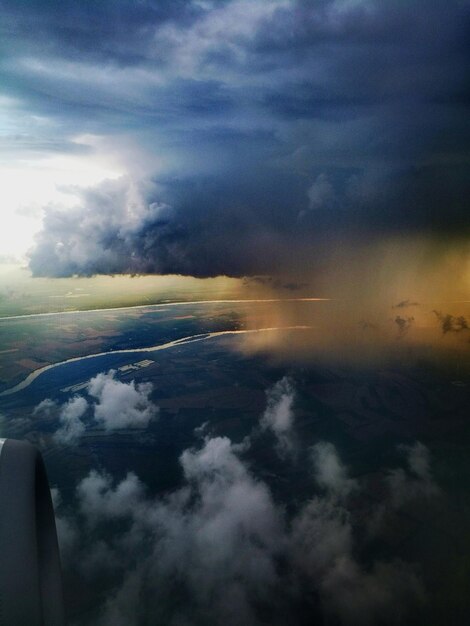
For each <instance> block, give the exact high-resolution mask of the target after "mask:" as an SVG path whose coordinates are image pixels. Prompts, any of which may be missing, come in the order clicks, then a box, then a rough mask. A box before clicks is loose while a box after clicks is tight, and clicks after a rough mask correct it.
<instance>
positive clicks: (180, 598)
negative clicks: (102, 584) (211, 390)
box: [56, 437, 431, 626]
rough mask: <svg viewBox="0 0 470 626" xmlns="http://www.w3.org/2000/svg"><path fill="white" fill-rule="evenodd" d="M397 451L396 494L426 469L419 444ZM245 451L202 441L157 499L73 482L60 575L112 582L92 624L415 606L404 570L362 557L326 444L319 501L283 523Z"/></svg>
mask: <svg viewBox="0 0 470 626" xmlns="http://www.w3.org/2000/svg"><path fill="white" fill-rule="evenodd" d="M403 451H404V452H405V454H406V460H407V464H408V468H409V469H408V473H406V474H405V475H404V476H403V481H402V482H401V484H400V489H401V490H402V491H403V488H404V486H405V483H407V482H410V481H411V483H413V481H414V480H420V481H423V480H424V481H426V480H428V479H429V472H430V467H429V457H428V452H427V449H426V448H425V447H424V446H423V445H422V444H418V443H417V444H415V445H414V446H408V447H404V448H403ZM244 453H245V451H240V450H238V449H237V447H236V446H235V445H234V444H233V443H232V442H231V441H230V440H229V439H228V438H226V437H214V438H207V439H206V440H205V441H204V442H203V443H202V445H201V446H200V447H198V448H190V449H187V450H185V451H184V452H183V454H182V455H181V457H180V464H181V469H182V472H183V480H182V485H181V487H180V488H179V489H177V490H175V491H173V492H171V493H168V494H166V495H165V496H163V497H161V498H158V497H157V498H155V497H152V496H151V495H149V493H148V491H147V489H146V487H145V486H144V485H143V483H142V482H141V481H140V480H139V478H138V477H137V476H136V475H135V474H134V473H132V472H131V473H128V474H127V476H125V477H124V478H123V479H122V480H120V481H119V480H116V479H114V478H112V477H111V476H110V475H109V474H107V473H104V472H102V471H96V470H92V471H91V472H90V473H89V474H88V476H86V477H85V478H84V479H82V480H81V481H80V483H79V484H78V486H77V489H76V494H75V495H76V502H75V505H74V506H75V511H74V512H73V511H72V510H71V509H69V511H68V514H66V513H64V512H63V511H60V510H59V514H60V519H61V524H62V522H63V521H64V520H65V521H67V524H68V527H69V528H74V529H77V528H81V529H82V531H81V532H82V533H83V534H82V535H81V536H75V535H73V533H72V535H73V538H72V540H69V541H70V543H72V544H73V550H74V552H72V554H69V556H68V565H67V566H68V567H71V566H72V567H75V568H76V569H77V568H78V569H80V570H81V571H82V573H83V574H84V575H86V576H87V578H88V579H90V580H93V579H96V577H97V576H98V577H99V575H100V572H102V571H103V568H105V569H106V568H112V570H113V572H114V575H116V576H117V578H116V583H117V586H116V587H114V589H108V596H107V600H106V601H105V603H104V604H103V605H102V607H101V612H100V615H99V617H98V618H97V623H99V624H101V625H106V626H107V625H110V624H136V625H137V624H141V623H144V622H145V616H149V615H151V616H152V619H153V620H155V621H157V622H158V621H161V622H162V623H165V624H169V625H171V626H173V625H174V626H180V625H181V624H205V625H208V626H210V625H212V626H215V625H216V624H220V623H227V624H233V625H238V624H240V623H243V624H247V625H253V626H258V625H259V624H262V623H266V620H268V621H269V623H272V624H275V625H278V626H281V624H285V615H286V614H289V615H290V618H292V619H293V620H294V621H295V620H296V619H297V618H299V619H301V616H303V617H302V619H304V618H305V617H306V615H308V616H309V618H310V619H311V620H315V619H318V620H322V619H326V618H328V619H333V620H334V621H335V622H336V621H337V622H338V623H339V624H344V625H348V626H349V625H356V624H357V625H359V624H374V623H377V621H378V620H380V621H381V622H384V623H398V622H399V621H400V619H402V617H403V615H406V611H407V607H408V606H409V605H410V604H413V603H415V602H419V601H420V600H421V598H422V595H423V588H422V584H421V582H420V580H419V578H418V577H417V575H416V574H415V572H414V570H413V567H412V566H411V565H410V564H406V563H403V562H399V561H376V562H370V561H369V560H368V559H364V558H362V556H361V554H362V548H363V546H362V544H361V541H360V540H359V539H358V534H357V528H358V526H357V525H358V524H361V519H360V518H359V520H357V519H356V517H355V515H356V513H355V511H356V509H355V508H354V507H352V506H351V502H352V500H351V498H352V496H353V495H354V494H355V493H356V492H357V491H358V490H360V489H361V488H362V486H361V484H360V482H359V481H358V480H356V479H353V478H351V477H350V475H349V473H348V470H347V468H346V467H345V466H344V464H343V463H342V461H341V459H340V456H339V454H338V452H337V450H336V449H335V447H334V446H333V445H332V444H330V443H328V442H320V443H318V444H316V445H315V446H314V448H313V450H312V455H313V456H312V460H313V468H314V473H313V476H314V480H315V483H316V485H317V486H318V488H319V489H320V492H319V493H318V494H317V495H314V496H313V497H312V498H311V499H309V500H307V501H305V502H303V503H300V505H299V506H298V508H297V510H296V511H295V512H294V513H293V514H292V515H287V513H286V511H285V510H284V509H283V507H282V505H280V504H279V503H276V502H275V500H274V498H273V495H272V493H271V490H270V489H269V487H268V485H267V484H266V483H265V482H264V481H262V480H260V479H258V478H257V477H256V476H255V475H254V473H253V471H252V470H250V468H249V466H248V463H247V462H246V461H245V460H243V458H242V455H243V454H244ZM400 480H401V479H400ZM408 487H409V485H408ZM413 489H414V487H411V490H413ZM428 495H431V494H430V492H429V494H428ZM56 497H57V494H56ZM404 504H405V502H404V501H403V502H402V504H401V506H404ZM67 515H68V517H67ZM66 527H67V526H66ZM111 528H113V530H112V532H111ZM83 529H86V531H84V530H83ZM362 530H363V529H362ZM85 534H86V541H85ZM95 548H96V550H95ZM96 554H99V555H101V558H99V559H97V558H95V557H96ZM93 555H95V556H93ZM305 602H306V604H305ZM305 611H308V612H307V613H305ZM326 616H328V617H326ZM142 620H143V621H142Z"/></svg>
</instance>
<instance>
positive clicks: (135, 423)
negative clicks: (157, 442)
mask: <svg viewBox="0 0 470 626" xmlns="http://www.w3.org/2000/svg"><path fill="white" fill-rule="evenodd" d="M115 376H116V371H115V370H110V371H109V372H108V373H107V374H104V373H101V374H98V375H97V376H95V377H94V378H92V379H91V380H90V382H89V384H88V388H87V389H88V393H89V394H90V396H91V397H92V398H94V399H95V401H96V402H95V404H94V407H93V414H94V418H95V420H96V421H97V422H98V424H100V425H101V426H103V427H104V428H105V430H116V429H118V428H146V427H147V426H148V424H149V422H150V421H151V420H152V419H154V418H155V417H156V416H157V414H158V408H157V407H156V406H155V405H154V404H153V402H152V401H151V400H150V398H149V396H150V394H151V393H152V390H153V385H152V383H139V384H137V385H136V384H135V381H133V380H132V381H131V382H129V383H123V382H121V381H119V380H116V378H115Z"/></svg>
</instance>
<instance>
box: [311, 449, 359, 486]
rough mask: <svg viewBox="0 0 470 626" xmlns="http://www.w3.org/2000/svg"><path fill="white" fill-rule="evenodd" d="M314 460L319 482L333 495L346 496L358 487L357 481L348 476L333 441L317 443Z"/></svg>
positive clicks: (316, 476) (313, 455)
mask: <svg viewBox="0 0 470 626" xmlns="http://www.w3.org/2000/svg"><path fill="white" fill-rule="evenodd" d="M312 460H313V464H314V468H315V478H316V481H317V483H318V484H319V485H320V486H321V487H323V488H324V489H326V491H327V492H328V493H330V494H331V495H333V496H336V497H339V498H344V497H346V496H348V495H349V494H350V493H351V492H352V491H354V489H356V488H357V482H356V481H355V480H353V479H352V478H349V477H348V472H347V469H346V467H345V466H344V465H343V463H342V462H341V459H340V458H339V456H338V453H337V451H336V448H335V447H334V446H333V445H332V444H331V443H328V442H319V443H317V444H315V445H314V446H313V448H312Z"/></svg>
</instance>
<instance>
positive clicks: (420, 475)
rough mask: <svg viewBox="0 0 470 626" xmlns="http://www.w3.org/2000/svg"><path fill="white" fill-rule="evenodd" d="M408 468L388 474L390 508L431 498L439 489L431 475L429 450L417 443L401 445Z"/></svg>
mask: <svg viewBox="0 0 470 626" xmlns="http://www.w3.org/2000/svg"><path fill="white" fill-rule="evenodd" d="M400 451H401V452H402V453H403V454H404V455H405V458H406V461H407V465H408V468H407V470H408V471H406V470H405V469H403V468H397V469H395V470H393V471H392V472H390V474H389V477H388V481H389V487H390V495H391V503H392V506H394V507H396V508H399V507H400V506H402V505H403V504H405V503H406V502H409V501H412V500H415V499H417V498H423V497H425V498H426V497H431V496H434V495H437V494H438V493H439V489H438V487H437V485H436V483H435V482H434V480H433V478H432V475H431V465H430V454H429V450H428V449H427V448H426V446H424V445H423V444H422V443H420V442H419V441H418V442H416V443H415V444H413V445H412V446H407V445H402V446H400Z"/></svg>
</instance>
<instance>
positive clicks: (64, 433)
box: [39, 396, 88, 444]
mask: <svg viewBox="0 0 470 626" xmlns="http://www.w3.org/2000/svg"><path fill="white" fill-rule="evenodd" d="M41 404H43V403H41ZM39 406H40V405H39ZM87 409H88V402H87V401H86V400H85V398H82V397H81V396H74V397H73V398H71V399H70V400H69V401H68V402H67V403H66V404H64V405H62V408H61V410H60V414H59V420H60V423H61V426H60V428H59V429H58V430H57V431H56V432H55V434H54V439H55V440H56V441H57V442H58V443H62V444H74V443H76V442H77V441H78V439H79V438H80V437H81V436H82V435H83V433H84V432H85V424H84V423H83V422H82V420H81V419H80V418H81V417H83V415H84V414H85V412H86V410H87Z"/></svg>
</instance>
